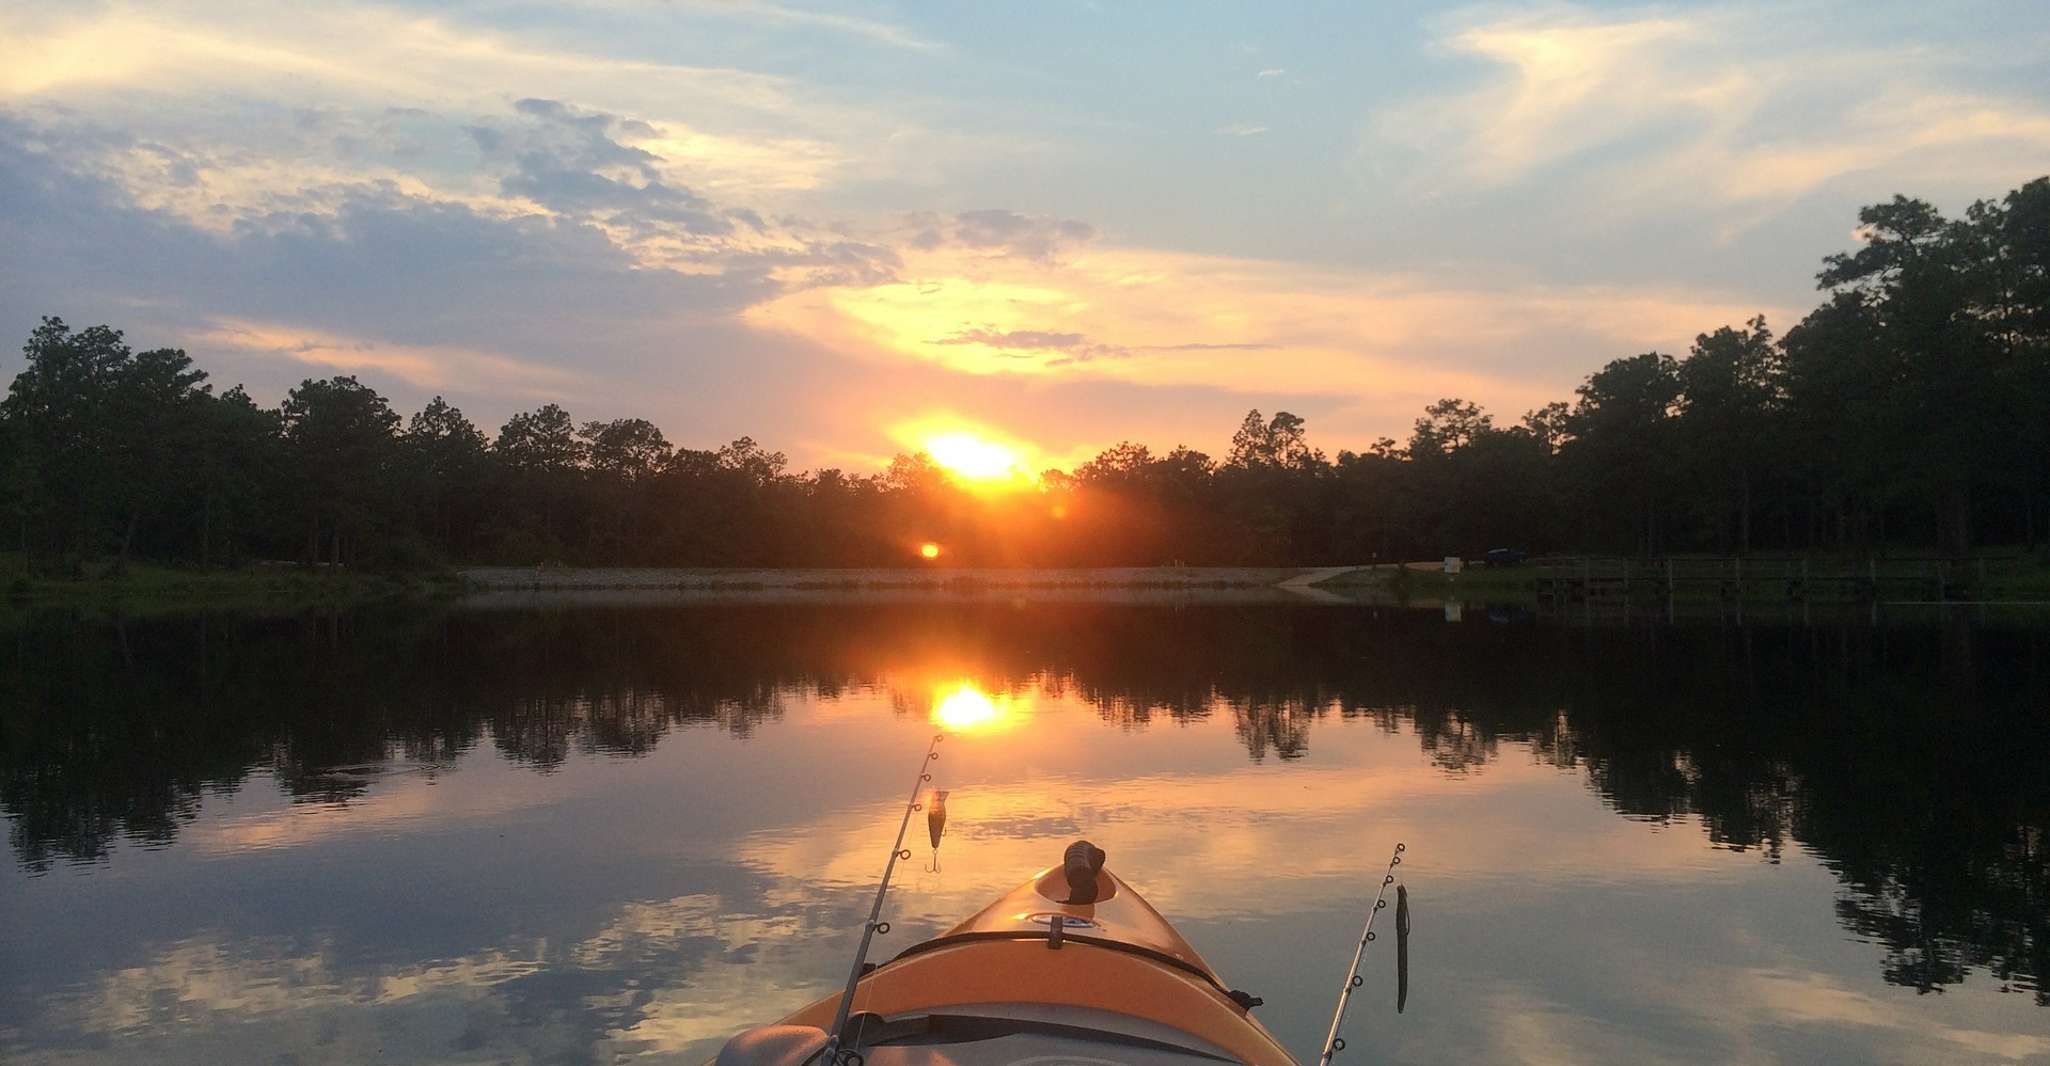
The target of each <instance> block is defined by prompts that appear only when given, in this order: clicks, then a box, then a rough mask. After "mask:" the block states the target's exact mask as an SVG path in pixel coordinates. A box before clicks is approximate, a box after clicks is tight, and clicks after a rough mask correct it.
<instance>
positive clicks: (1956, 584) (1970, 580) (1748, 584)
mask: <svg viewBox="0 0 2050 1066" xmlns="http://www.w3.org/2000/svg"><path fill="white" fill-rule="evenodd" d="M1676 558H1677V559H1678V561H1679V563H1680V565H1682V566H1683V567H1690V568H1691V567H1694V566H1696V565H1697V564H1701V563H1704V562H1712V560H1708V559H1705V558H1703V559H1688V558H1684V557H1676ZM1761 562H1762V563H1763V564H1764V566H1765V567H1770V566H1772V565H1773V562H1772V561H1769V560H1761ZM1779 565H1782V566H1787V565H1791V564H1786V563H1784V561H1781V562H1780V564H1779ZM1887 565H1894V566H1895V567H1896V569H1897V568H1898V566H1900V565H1908V564H1898V563H1896V564H1882V566H1881V568H1880V571H1879V573H1880V580H1881V583H1880V586H1879V594H1878V597H1877V598H1878V599H1879V600H1881V601H1882V602H1888V601H1917V602H1919V601H1922V600H1932V601H1933V600H1935V599H1937V598H1938V593H1937V591H1936V587H1935V586H1936V582H1935V580H1934V576H1933V573H1932V575H1931V576H1930V577H1929V578H1928V579H1926V580H1925V579H1919V578H1918V577H1916V576H1910V577H1908V578H1905V579H1903V578H1902V577H1901V576H1900V574H1899V573H1898V572H1896V573H1894V574H1893V575H1892V576H1888V575H1887V572H1886V567H1887ZM1912 565H1925V564H1912ZM1946 565H1947V566H1948V568H1949V569H1948V573H1949V575H1950V576H1949V581H1948V583H1949V584H1950V585H1951V586H1952V587H1951V588H1950V589H1949V590H1948V591H1947V592H1946V593H1945V594H1944V595H1945V596H1946V598H1948V599H1952V600H1957V601H1960V602H1983V603H2041V602H2050V558H2045V557H2041V556H2019V555H2005V556H1988V557H1987V559H1986V565H1985V566H1983V567H1982V566H1980V565H1979V562H1978V560H1975V559H1974V560H1965V561H1962V562H1958V563H1954V564H1946ZM1836 569H1842V568H1841V567H1837V568H1836ZM1821 572H1822V567H1821V565H1820V564H1818V569H1817V573H1818V574H1820V573H1821ZM1540 573H1542V568H1541V567H1539V566H1538V565H1535V564H1525V565H1521V566H1513V567H1493V568H1491V567H1469V568H1467V569H1466V570H1464V571H1463V572H1461V573H1458V574H1447V573H1445V572H1444V571H1443V570H1442V569H1441V568H1440V567H1438V566H1437V565H1435V564H1432V565H1425V564H1410V565H1407V566H1396V565H1388V566H1375V567H1367V568H1362V569H1358V570H1352V571H1349V572H1347V573H1344V574H1340V575H1338V576H1337V577H1335V578H1332V579H1330V580H1327V581H1320V582H1318V583H1317V587H1318V588H1322V589H1331V590H1344V589H1365V588H1372V589H1379V590H1381V591H1383V592H1385V593H1387V594H1389V595H1392V596H1394V597H1395V598H1396V599H1398V600H1404V601H1406V600H1410V599H1419V600H1464V601H1468V602H1476V603H1505V604H1506V603H1522V604H1533V603H1536V602H1537V598H1538V579H1539V575H1540ZM1654 578H1655V575H1654ZM1790 584H1792V583H1790V581H1789V579H1788V577H1787V576H1786V575H1784V574H1774V573H1766V574H1760V575H1758V576H1754V577H1747V578H1746V580H1744V581H1743V583H1742V584H1741V585H1740V584H1737V583H1735V582H1734V581H1732V582H1718V581H1715V580H1708V581H1703V580H1701V579H1700V578H1699V577H1698V576H1697V577H1695V578H1693V579H1689V580H1679V581H1676V583H1675V588H1674V590H1673V592H1672V594H1671V595H1672V598H1673V599H1675V600H1677V601H1681V602H1690V603H1692V602H1703V603H1706V602H1719V601H1726V600H1727V599H1728V598H1730V597H1731V596H1732V595H1733V594H1734V596H1735V597H1737V598H1741V599H1742V600H1744V601H1745V602H1747V603H1784V602H1790V595H1791V594H1790ZM1794 587H1796V588H1798V586H1797V585H1795V586H1794ZM1662 589H1663V585H1662V584H1660V583H1659V582H1658V581H1656V580H1647V581H1645V582H1644V584H1643V587H1642V590H1641V592H1642V594H1646V595H1656V596H1659V597H1661V598H1663V597H1664V596H1665V595H1666V594H1665V593H1664V592H1663V591H1661V590H1662ZM1809 598H1810V599H1812V600H1815V601H1843V602H1849V601H1848V600H1847V599H1846V597H1845V595H1844V586H1843V585H1842V583H1841V582H1835V583H1824V582H1820V581H1818V582H1817V583H1815V585H1814V587H1813V588H1812V589H1811V590H1810V594H1809Z"/></svg>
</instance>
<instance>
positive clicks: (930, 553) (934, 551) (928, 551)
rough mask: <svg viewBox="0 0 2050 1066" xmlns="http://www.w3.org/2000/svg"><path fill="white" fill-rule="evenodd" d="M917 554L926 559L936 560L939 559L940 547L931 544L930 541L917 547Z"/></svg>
mask: <svg viewBox="0 0 2050 1066" xmlns="http://www.w3.org/2000/svg"><path fill="white" fill-rule="evenodd" d="M918 554H920V555H922V556H924V557H926V558H927V559H937V558H939V557H940V546H939V545H937V544H934V543H932V542H931V541H927V542H926V543H924V544H921V545H919V546H918Z"/></svg>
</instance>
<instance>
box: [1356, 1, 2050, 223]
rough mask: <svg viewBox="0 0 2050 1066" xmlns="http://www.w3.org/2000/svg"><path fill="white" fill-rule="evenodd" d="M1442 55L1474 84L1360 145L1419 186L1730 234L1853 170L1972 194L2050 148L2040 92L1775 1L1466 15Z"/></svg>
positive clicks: (1446, 28)
mask: <svg viewBox="0 0 2050 1066" xmlns="http://www.w3.org/2000/svg"><path fill="white" fill-rule="evenodd" d="M1438 44H1439V47H1440V48H1441V49H1442V50H1443V51H1444V52H1445V53H1447V54H1449V55H1452V56H1456V57H1463V58H1469V59H1475V60H1479V61H1480V62H1481V63H1483V64H1484V65H1485V67H1486V68H1487V70H1488V74H1487V75H1486V77H1485V78H1484V79H1483V80H1482V82H1481V84H1479V85H1478V86H1477V87H1474V88H1471V89H1467V90H1463V91H1457V92H1436V93H1426V94H1424V95H1421V96H1418V97H1415V98H1412V99H1410V100H1407V101H1403V102H1399V103H1396V104H1393V105H1390V106H1387V107H1384V108H1382V109H1379V110H1378V111H1376V112H1375V113H1374V115H1373V116H1372V117H1371V119H1370V120H1369V122H1368V125H1367V129H1366V133H1365V135H1364V137H1363V139H1362V142H1361V146H1360V153H1361V158H1362V159H1363V160H1372V161H1373V165H1374V166H1376V167H1386V166H1388V165H1390V164H1389V163H1388V160H1390V159H1391V158H1392V159H1398V160H1403V162H1401V163H1398V164H1396V165H1398V166H1400V167H1401V168H1402V169H1403V170H1405V171H1406V180H1407V183H1408V184H1409V185H1410V187H1411V188H1412V189H1414V190H1423V189H1434V190H1435V189H1440V188H1443V187H1445V186H1448V185H1450V186H1453V187H1463V188H1466V189H1472V190H1480V191H1489V190H1502V189H1505V188H1508V187H1512V186H1516V185H1518V184H1522V183H1530V182H1540V181H1542V182H1548V183H1552V185H1553V187H1562V188H1564V189H1565V190H1567V192H1568V194H1569V195H1572V194H1574V193H1577V194H1578V195H1579V196H1581V197H1584V198H1585V202H1587V203H1589V204H1591V205H1593V204H1599V205H1601V207H1602V208H1603V209H1604V210H1606V211H1609V212H1611V213H1613V212H1615V211H1616V210H1618V209H1635V210H1639V211H1647V210H1659V211H1673V210H1683V209H1686V210H1691V211H1693V212H1694V213H1697V214H1698V213H1699V211H1700V210H1701V208H1702V207H1704V206H1708V207H1711V208H1716V207H1721V208H1724V209H1726V210H1730V209H1734V213H1731V214H1726V215H1725V217H1724V220H1723V226H1724V229H1723V236H1725V237H1727V236H1729V235H1731V234H1732V233H1733V232H1736V231H1738V230H1741V229H1742V228H1743V227H1746V226H1749V225H1755V224H1756V223H1757V222H1759V221H1761V220H1762V219H1763V217H1765V214H1766V213H1769V212H1770V211H1773V210H1777V209H1779V208H1781V207H1784V206H1785V205H1787V204H1788V203H1790V202H1792V201H1793V200H1795V199H1797V198H1799V197H1802V196H1804V195H1806V194H1808V193H1810V192H1812V191H1815V190H1817V189H1820V188H1822V187H1824V186H1826V185H1828V184H1830V183H1831V182H1834V181H1837V180H1840V179H1843V178H1846V177H1848V176H1852V175H1858V174H1884V175H1886V176H1887V181H1888V182H1889V184H1888V185H1887V186H1886V188H1887V190H1888V191H1891V190H1892V189H1893V188H1895V187H1896V186H1900V185H1910V186H1915V187H1921V188H1926V187H1927V186H1929V185H1930V184H1942V185H1969V186H1970V187H1971V188H1972V189H1973V191H1974V193H1975V194H1979V195H1983V194H1984V192H1985V191H1986V190H1988V189H1990V188H1993V187H1994V185H1995V184H1996V183H1998V182H2000V181H2003V180H2009V179H2012V180H2016V181H2019V180H2022V179H2024V178H2025V177H2027V176H2029V175H2031V174H2033V173H2036V172H2038V171H2040V169H2041V167H2042V166H2043V161H2044V159H2045V158H2046V157H2050V107H2045V105H2044V104H2043V103H2042V101H2040V100H2034V99H2029V98H2023V97H2003V96H2000V95H1996V94H1992V93H1986V92H1971V91H1965V90H1962V89H1960V88H1958V87H1957V85H1958V82H1959V79H1960V77H1961V75H1960V72H1959V71H1958V70H1957V69H1956V66H1957V64H1956V61H1955V59H1954V58H1953V57H1952V56H1951V55H1950V54H1948V53H1946V52H1945V51H1944V50H1942V49H1935V48H1928V47H1922V46H1917V45H1888V44H1861V43H1855V42H1848V41H1845V40H1843V39H1841V38H1840V37H1837V36H1821V35H1819V34H1818V31H1817V30H1816V29H1815V28H1814V27H1812V26H1808V25H1804V24H1802V23H1799V22H1790V21H1788V20H1787V19H1786V18H1785V12H1784V11H1782V10H1780V9H1777V8H1763V7H1754V8H1746V7H1738V8H1723V9H1717V10H1714V11H1702V12H1690V13H1685V14H1680V13H1673V12H1669V11H1666V10H1664V9H1655V10H1650V11H1645V10H1640V11H1635V12H1632V11H1624V12H1620V13H1607V12H1604V13H1596V12H1594V11H1591V10H1588V9H1584V8H1579V7H1571V6H1559V7H1548V8H1542V9H1539V10H1536V11H1524V12H1516V13H1509V14H1504V13H1502V12H1501V11H1500V10H1499V9H1492V8H1488V9H1477V10H1469V11H1467V12H1463V13H1459V14H1455V15H1454V16H1452V17H1450V18H1449V19H1448V20H1446V21H1445V22H1443V23H1442V24H1441V32H1440V37H1439V41H1438ZM1567 171H1577V172H1578V173H1576V174H1575V175H1574V176H1573V177H1571V178H1568V177H1567V176H1565V172H1567ZM1732 225H1734V226H1735V227H1736V230H1732V229H1731V228H1730V227H1731V226H1732Z"/></svg>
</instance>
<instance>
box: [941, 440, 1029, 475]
mask: <svg viewBox="0 0 2050 1066" xmlns="http://www.w3.org/2000/svg"><path fill="white" fill-rule="evenodd" d="M924 446H925V452H926V454H927V455H930V456H932V458H933V462H936V463H938V464H939V465H940V466H942V467H944V468H945V469H946V471H947V472H948V473H950V474H953V475H954V476H955V477H958V478H961V479H962V480H964V481H970V482H982V483H989V482H997V481H1029V480H1031V477H1032V473H1031V471H1030V470H1029V469H1027V468H1026V466H1025V464H1024V462H1023V461H1021V459H1020V458H1019V456H1018V452H1017V450H1016V449H1014V448H1012V447H1010V446H1009V445H1006V444H1000V443H998V442H996V441H993V440H989V439H988V438H985V437H979V436H977V435H975V434H973V433H969V432H966V431H964V430H956V431H953V432H949V433H941V434H937V435H935V436H932V437H928V438H926V440H925V441H924Z"/></svg>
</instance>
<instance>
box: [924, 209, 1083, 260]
mask: <svg viewBox="0 0 2050 1066" xmlns="http://www.w3.org/2000/svg"><path fill="white" fill-rule="evenodd" d="M952 238H953V241H954V243H957V244H961V245H965V246H966V247H969V248H975V249H981V250H987V251H995V252H1000V253H1002V254H1004V255H1015V256H1022V257H1024V258H1027V259H1048V258H1051V257H1052V256H1053V255H1054V254H1055V253H1057V252H1059V251H1060V250H1061V249H1062V248H1064V247H1070V246H1073V245H1077V244H1084V243H1087V242H1089V241H1092V240H1095V239H1096V227H1094V226H1091V225H1090V224H1088V223H1087V222H1078V221H1075V220H1074V219H1066V218H1053V217H1051V216H1044V215H1024V214H1019V213H1018V212H1016V211H1006V210H1001V209H997V208H987V209H983V210H979V211H963V212H961V213H960V214H957V215H955V216H954V226H953V233H952Z"/></svg>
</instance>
